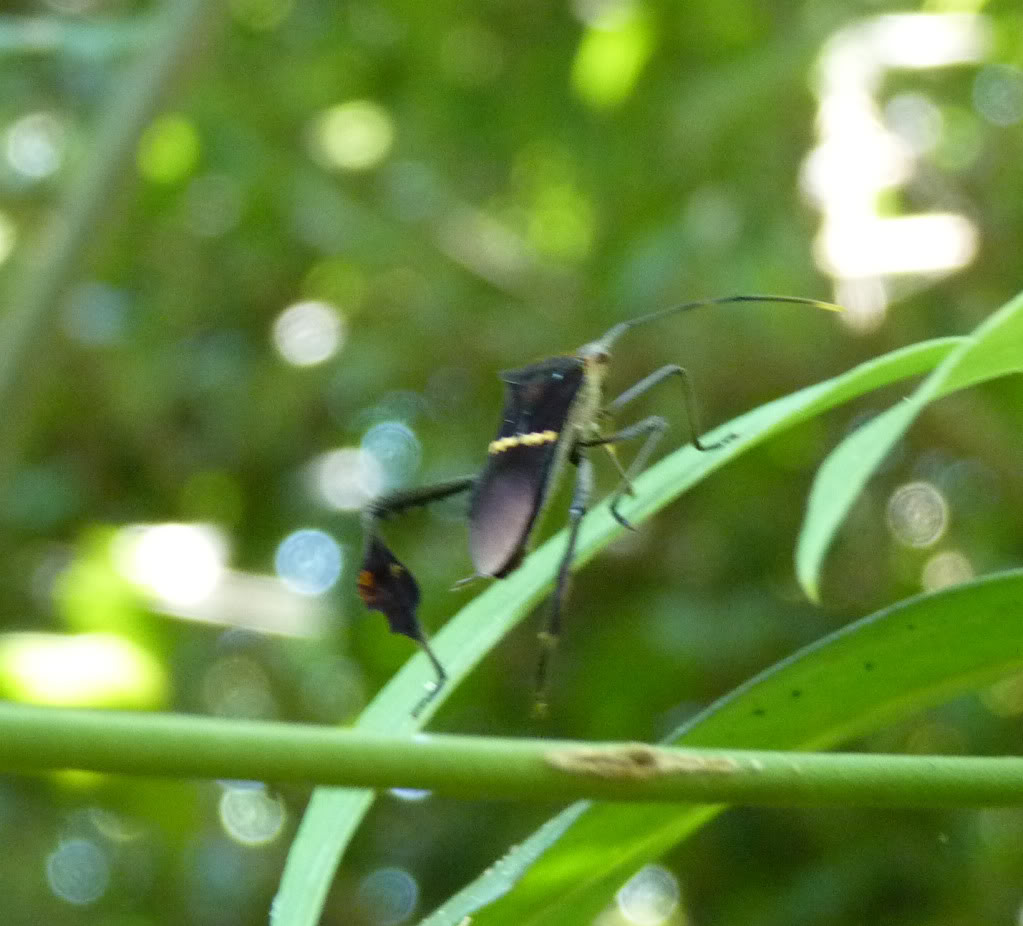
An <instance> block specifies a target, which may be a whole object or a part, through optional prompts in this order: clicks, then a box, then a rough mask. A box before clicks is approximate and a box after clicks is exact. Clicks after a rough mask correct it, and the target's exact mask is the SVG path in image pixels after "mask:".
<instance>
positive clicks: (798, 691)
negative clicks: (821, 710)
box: [792, 688, 803, 698]
mask: <svg viewBox="0 0 1023 926" xmlns="http://www.w3.org/2000/svg"><path fill="white" fill-rule="evenodd" d="M802 694H803V691H802V689H801V688H793V689H792V697H793V698H799V697H801V696H802Z"/></svg>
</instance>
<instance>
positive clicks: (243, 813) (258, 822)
mask: <svg viewBox="0 0 1023 926" xmlns="http://www.w3.org/2000/svg"><path fill="white" fill-rule="evenodd" d="M217 813H218V816H219V817H220V824H221V826H223V827H224V830H225V832H226V833H227V834H228V836H230V837H231V838H232V839H233V840H234V841H235V842H238V843H241V844H242V845H243V846H265V845H267V844H268V843H271V842H273V841H274V840H275V839H276V838H277V837H278V836H280V834H281V830H283V829H284V821H285V820H286V819H287V813H286V811H285V808H284V803H283V801H281V799H280V798H279V797H277V796H276V795H271V794H268V793H267V790H266V788H265V787H264V786H263V785H260V784H251V785H247V786H232V787H227V788H225V789H224V792H223V793H222V794H221V795H220V801H219V803H218V805H217Z"/></svg>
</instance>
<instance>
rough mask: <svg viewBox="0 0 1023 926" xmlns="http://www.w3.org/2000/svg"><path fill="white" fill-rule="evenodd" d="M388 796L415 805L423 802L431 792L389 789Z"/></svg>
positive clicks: (411, 789)
mask: <svg viewBox="0 0 1023 926" xmlns="http://www.w3.org/2000/svg"><path fill="white" fill-rule="evenodd" d="M388 794H390V795H391V796H392V797H396V798H397V799H398V800H399V801H410V802H412V803H416V802H418V801H425V800H426V799H427V798H428V797H430V796H431V795H432V794H433V792H432V791H429V790H426V789H424V788H391V789H390V790H389V791H388Z"/></svg>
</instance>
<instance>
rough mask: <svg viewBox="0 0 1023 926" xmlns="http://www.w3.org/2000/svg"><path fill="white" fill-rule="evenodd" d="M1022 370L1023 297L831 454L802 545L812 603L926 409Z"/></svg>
mask: <svg viewBox="0 0 1023 926" xmlns="http://www.w3.org/2000/svg"><path fill="white" fill-rule="evenodd" d="M1020 371H1023V294H1020V295H1018V296H1016V298H1014V299H1013V300H1011V301H1010V302H1009V303H1007V304H1006V305H1005V306H1003V307H1002V308H1001V309H999V310H998V311H997V312H995V313H994V314H993V315H991V316H989V317H988V318H987V319H986V320H985V321H984V322H983V323H982V324H981V325H980V326H979V327H978V328H977V329H976V330H975V331H974V332H973V334H972V335H970V336H969V337H968V338H966V339H965V341H964V342H963V344H961V345H960V347H959V348H958V349H957V350H955V351H954V352H953V353H951V354H949V356H948V357H946V358H945V360H944V361H943V362H942V363H941V364H940V365H939V366H938V367H937V368H936V369H935V370H934V372H933V373H932V374H931V375H930V376H928V377H927V379H925V380H924V381H923V382H922V383H921V384H920V386H919V387H918V388H917V390H916V391H915V392H914V393H913V394H912V395H911V396H910V397H909V398H908V399H907V400H906V401H904V402H900V403H899V404H898V405H896V406H894V407H892V408H890V409H888V411H886V412H883V413H882V414H880V415H878V416H877V417H876V418H873V419H872V420H870V421H868V422H867V423H866V424H865V425H863V427H861V428H858V429H857V430H856V431H854V432H853V433H852V434H850V435H849V436H848V437H847V438H846V439H845V440H844V441H843V442H842V443H841V444H839V445H838V447H836V448H835V449H834V450H833V451H832V452H831V454H830V455H829V456H828V458H827V459H826V460H825V461H824V463H823V464H822V466H821V468H820V469H819V470H818V472H817V477H816V478H815V479H814V483H813V487H812V488H811V490H810V498H809V501H808V503H807V511H806V518H805V519H804V521H803V528H802V530H801V531H800V535H799V542H798V544H797V547H796V575H797V577H798V579H799V584H800V585H801V586H802V587H803V590H804V591H805V592H806V594H807V595H808V596H809V597H810V598H811V599H812V600H814V601H817V600H819V597H820V589H819V582H820V569H821V564H822V562H823V561H824V556H825V554H826V553H827V551H828V547H829V546H830V545H831V542H832V540H833V539H834V537H835V534H836V533H837V532H838V528H839V526H840V525H841V523H842V521H844V520H845V516H846V515H847V514H848V513H849V509H850V508H851V507H852V504H853V502H854V501H855V500H856V497H857V496H858V495H859V494H860V492H861V491H862V490H863V487H864V486H865V485H866V484H867V480H869V479H870V477H871V475H872V474H873V472H874V470H876V469H877V467H878V466H879V465H880V464H881V462H882V461H883V460H884V458H885V457H886V456H887V455H888V453H889V452H890V451H891V449H892V448H893V447H894V446H895V444H896V443H897V442H898V441H899V440H900V439H901V438H902V436H903V434H905V433H906V431H907V430H908V429H909V426H910V425H911V424H912V423H913V421H914V420H915V419H916V417H917V415H919V414H920V412H921V410H922V409H923V407H924V406H925V405H927V403H928V402H932V401H934V400H935V399H938V398H940V397H941V396H944V395H947V394H948V393H950V392H953V391H955V390H957V389H965V388H966V387H967V386H972V385H975V384H976V383H981V382H984V381H985V380H989V379H995V378H997V377H999V376H1005V375H1007V374H1009V373H1018V372H1020Z"/></svg>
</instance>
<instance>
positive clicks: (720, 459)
mask: <svg viewBox="0 0 1023 926" xmlns="http://www.w3.org/2000/svg"><path fill="white" fill-rule="evenodd" d="M962 340H963V339H960V338H941V339H938V340H934V341H926V342H923V343H921V344H917V345H913V346H911V347H906V348H902V349H901V350H897V351H894V352H892V353H890V354H887V355H885V356H883V357H879V358H877V359H874V360H870V361H868V362H866V363H863V364H860V365H859V366H857V367H855V368H854V369H852V370H850V371H848V372H847V373H843V374H842V375H841V376H837V377H835V378H834V379H830V380H826V381H824V382H822V383H818V384H816V385H814V386H809V387H807V388H806V389H802V390H800V391H799V392H796V393H793V394H792V395H789V396H785V397H784V398H781V399H777V400H775V401H774V402H770V403H768V404H767V405H764V406H761V407H760V408H757V409H755V410H753V411H751V412H748V413H747V414H745V415H742V416H741V417H739V418H737V419H735V420H734V421H732V422H729V423H728V424H726V425H723V426H722V427H721V428H719V429H718V434H719V435H724V434H729V433H735V434H737V435H738V437H737V438H736V439H735V440H733V441H731V442H730V443H728V444H727V445H726V446H725V447H724V448H723V449H721V450H719V451H714V452H710V453H700V452H698V451H696V450H695V449H694V448H693V447H691V446H686V447H683V448H681V449H680V450H678V451H676V452H675V453H673V454H670V455H669V456H667V457H665V458H664V459H663V460H661V461H660V462H659V463H658V464H657V465H656V466H654V467H652V468H651V469H649V470H647V472H645V473H644V474H643V475H642V476H640V477H639V479H637V480H636V482H635V489H636V497H635V498H633V499H629V500H628V503H627V504H626V505H623V509H624V510H623V514H625V515H626V517H628V518H629V519H630V520H632V521H633V522H638V521H641V520H643V519H645V518H647V517H649V516H650V515H652V514H654V513H655V512H656V511H658V510H659V509H660V508H663V507H664V506H665V505H667V504H668V503H669V502H670V501H672V500H673V499H675V498H677V497H678V496H679V495H681V494H682V493H683V492H684V491H685V490H686V489H688V488H689V487H690V486H692V485H694V484H695V483H696V482H698V481H699V480H701V479H702V478H704V477H705V476H707V475H708V474H710V473H711V472H713V471H714V470H716V469H718V468H720V467H721V466H724V464H725V463H727V462H728V461H729V460H731V459H733V458H734V457H736V456H738V455H739V454H741V453H743V452H744V451H746V450H748V449H749V448H751V447H753V446H755V445H756V444H759V443H761V442H763V441H764V440H766V439H768V438H769V437H771V436H772V435H774V434H777V433H779V432H781V431H783V430H784V429H785V428H788V427H791V426H793V425H795V424H797V423H798V422H800V421H804V420H806V419H807V418H811V417H813V416H814V415H817V414H820V413H821V412H824V411H826V410H828V409H830V408H833V407H835V406H836V405H839V404H841V403H842V402H847V401H849V400H850V399H853V398H856V397H857V396H859V395H862V394H863V393H865V392H869V391H871V390H873V389H877V388H879V387H881V386H886V385H888V384H889V383H892V382H896V381H898V380H900V379H905V378H907V377H910V376H917V375H920V374H921V373H925V372H927V371H928V370H930V369H932V368H933V367H934V366H935V365H936V364H938V363H940V362H941V361H942V360H943V359H944V358H945V357H946V356H948V354H949V353H950V352H951V351H953V350H955V349H956V348H957V347H958V346H959V345H960V344H961V343H962ZM714 437H715V435H714V434H711V435H709V436H708V439H709V440H711V441H713V440H714ZM621 531H622V528H621V526H620V525H619V524H617V522H615V520H614V519H613V518H612V517H611V516H610V514H609V513H608V510H607V507H606V506H604V505H601V506H598V507H597V508H595V509H594V510H593V511H591V512H590V513H589V514H588V515H587V516H586V518H585V519H584V520H583V525H582V529H581V531H580V536H579V547H578V549H579V553H578V557H577V561H576V566H577V567H578V566H579V565H581V564H582V563H585V562H586V561H588V560H590V559H591V558H592V557H593V556H595V555H596V554H597V552H598V551H599V550H601V549H602V548H603V547H605V546H606V545H607V544H608V543H610V542H611V541H612V540H613V539H614V538H615V537H616V536H618V535H619V534H620V533H621ZM564 544H565V536H564V533H563V532H562V533H559V534H558V535H557V536H555V537H553V538H552V539H551V540H550V541H548V542H547V543H545V544H544V545H543V546H542V547H541V548H540V549H538V550H537V551H536V552H535V553H533V554H532V555H531V556H529V557H528V558H527V559H526V561H525V562H524V563H523V565H522V566H521V567H520V568H519V569H517V570H516V571H515V572H513V573H512V574H511V575H510V576H509V577H508V578H507V579H504V580H502V581H501V582H495V583H494V584H493V585H491V586H490V588H488V589H487V591H485V592H484V593H483V594H481V595H479V596H477V597H476V598H475V599H474V600H473V601H471V602H470V603H469V604H468V605H466V606H465V607H464V608H463V609H462V610H461V611H460V612H459V613H458V615H457V616H455V617H454V618H452V619H451V620H450V621H449V622H448V623H447V624H446V625H445V626H444V628H443V629H442V630H441V632H440V633H439V634H437V636H436V638H435V639H434V641H433V647H434V650H435V652H436V653H437V655H438V657H439V658H440V660H441V662H442V663H443V664H444V667H445V669H446V670H447V672H448V675H449V678H450V681H449V682H448V687H447V688H446V689H445V690H443V691H441V692H440V694H439V695H438V696H437V697H436V698H434V700H433V701H432V702H431V703H430V704H429V706H428V707H427V708H426V709H425V710H424V711H423V712H422V713H421V714H420V715H419V716H418V717H417V718H415V719H413V718H412V717H411V716H410V714H409V712H410V711H411V709H412V708H413V706H414V705H416V704H417V703H418V702H419V701H420V699H421V698H422V694H423V686H424V684H426V683H428V682H429V681H430V679H431V678H432V677H433V672H432V670H431V668H430V665H429V663H428V662H427V661H426V659H425V657H423V656H422V655H417V656H415V657H413V658H412V659H410V660H409V662H408V663H406V665H405V666H404V667H403V668H402V669H401V671H400V672H398V673H397V674H396V675H395V676H394V678H393V679H391V681H390V682H389V683H388V684H387V685H386V686H385V687H384V688H383V689H382V690H381V691H380V693H379V694H378V695H377V696H376V698H374V699H373V702H372V703H371V704H370V705H369V706H368V707H367V708H366V710H365V711H364V712H363V713H362V715H361V716H360V718H359V720H358V722H357V724H356V726H357V727H358V728H359V729H361V730H367V731H373V730H376V731H381V732H387V733H407V732H412V731H414V730H416V729H419V728H420V727H421V726H422V725H423V724H425V723H426V721H427V720H429V718H430V717H431V716H432V714H433V713H434V712H435V711H436V710H437V709H438V708H439V707H440V705H441V704H442V703H443V701H444V699H445V697H446V695H447V693H448V692H450V691H451V690H452V689H453V687H454V686H455V685H457V683H458V681H459V680H460V679H462V678H463V677H464V676H465V675H467V674H468V673H469V672H470V671H471V670H472V668H473V667H474V666H475V665H476V664H477V663H478V662H479V661H480V660H481V659H482V658H483V656H484V655H486V653H488V652H489V651H490V650H491V649H492V648H493V647H494V646H495V645H496V644H497V643H498V641H499V640H500V639H501V638H502V637H503V636H504V635H505V634H506V633H507V632H508V631H509V630H510V629H511V628H512V627H513V626H514V625H515V624H516V623H517V622H518V621H519V620H521V619H522V618H523V617H524V616H525V615H526V614H528V613H529V610H530V609H531V608H532V607H533V606H534V605H535V604H536V603H537V602H538V601H539V600H540V598H541V597H542V596H543V595H544V594H545V593H546V591H547V589H548V588H549V586H550V584H551V581H552V578H553V575H554V572H555V570H556V568H557V564H558V560H559V558H560V556H561V554H562V551H563V550H564ZM373 796H374V795H373V793H372V792H370V791H365V790H356V789H338V788H318V789H317V790H316V791H315V792H314V793H313V797H312V800H311V801H310V803H309V806H308V808H307V809H306V813H305V816H304V818H303V820H302V823H301V825H300V827H299V831H298V834H297V836H296V837H295V842H294V843H293V845H292V847H291V851H290V853H289V855H288V861H287V864H286V866H285V870H284V876H283V878H282V880H281V887H280V891H279V893H278V895H277V898H276V900H275V902H274V905H273V910H272V913H271V923H272V924H273V926H315V924H316V923H317V922H318V921H319V917H320V911H321V908H322V906H323V902H324V899H325V898H326V895H327V890H328V889H329V887H330V883H331V881H332V880H333V877H334V871H335V870H336V868H337V865H338V863H339V861H340V859H341V855H342V854H343V852H344V849H345V847H346V846H347V844H348V842H349V840H350V839H351V837H352V835H353V834H354V832H355V829H356V827H357V826H358V825H359V823H360V821H361V820H362V817H363V816H364V815H365V813H366V811H367V810H368V809H369V806H370V804H371V803H372V801H373Z"/></svg>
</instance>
